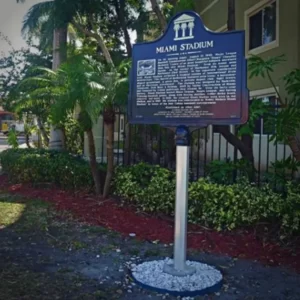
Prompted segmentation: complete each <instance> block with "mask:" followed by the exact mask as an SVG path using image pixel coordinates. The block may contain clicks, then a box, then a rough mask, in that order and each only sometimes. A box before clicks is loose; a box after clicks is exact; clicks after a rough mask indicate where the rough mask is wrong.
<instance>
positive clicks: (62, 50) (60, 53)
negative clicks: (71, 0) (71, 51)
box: [49, 24, 68, 150]
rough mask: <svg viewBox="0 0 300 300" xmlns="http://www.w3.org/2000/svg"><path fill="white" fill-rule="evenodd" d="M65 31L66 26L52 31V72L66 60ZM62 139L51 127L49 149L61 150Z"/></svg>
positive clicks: (58, 130) (53, 127)
mask: <svg viewBox="0 0 300 300" xmlns="http://www.w3.org/2000/svg"><path fill="white" fill-rule="evenodd" d="M67 31H68V29H67V24H66V25H65V26H64V27H61V28H57V29H55V30H54V34H53V63H52V69H53V70H57V69H58V67H59V66H60V65H61V64H62V63H63V62H65V61H66V59H67ZM62 137H63V136H62V132H61V130H60V129H58V128H56V127H55V126H53V125H52V126H51V128H50V141H49V149H54V150H62V149H63V140H62Z"/></svg>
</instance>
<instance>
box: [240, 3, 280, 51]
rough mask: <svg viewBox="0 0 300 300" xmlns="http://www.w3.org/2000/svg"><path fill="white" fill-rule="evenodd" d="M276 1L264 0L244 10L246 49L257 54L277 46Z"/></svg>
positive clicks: (277, 20) (277, 19)
mask: <svg viewBox="0 0 300 300" xmlns="http://www.w3.org/2000/svg"><path fill="white" fill-rule="evenodd" d="M278 1H279V0H275V1H270V0H265V1H262V3H261V2H259V4H258V5H259V6H258V5H255V6H254V7H253V8H251V9H249V10H248V11H246V13H245V14H246V19H245V21H246V22H247V23H246V28H245V29H246V33H247V50H248V51H250V53H253V54H259V53H261V52H263V51H267V50H269V49H272V48H274V47H277V46H278V43H279V41H278V40H279V33H278V27H279V26H278V22H279V18H278V13H279V12H278V7H279V6H278Z"/></svg>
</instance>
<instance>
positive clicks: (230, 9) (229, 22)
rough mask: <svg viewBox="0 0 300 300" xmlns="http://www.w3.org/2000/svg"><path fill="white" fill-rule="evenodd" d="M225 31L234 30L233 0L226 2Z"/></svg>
mask: <svg viewBox="0 0 300 300" xmlns="http://www.w3.org/2000/svg"><path fill="white" fill-rule="evenodd" d="M227 30H228V31H230V30H235V0H228V20H227Z"/></svg>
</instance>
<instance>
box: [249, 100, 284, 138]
mask: <svg viewBox="0 0 300 300" xmlns="http://www.w3.org/2000/svg"><path fill="white" fill-rule="evenodd" d="M257 100H261V101H263V102H264V103H266V104H269V112H268V113H267V114H265V115H263V116H261V117H260V118H258V119H257V120H256V121H255V124H254V132H253V133H254V134H259V135H261V134H262V135H270V134H274V133H275V124H274V119H273V117H274V116H275V115H276V113H277V111H278V109H279V105H278V104H277V99H276V97H275V96H266V97H263V98H257ZM251 102H252V101H250V104H251Z"/></svg>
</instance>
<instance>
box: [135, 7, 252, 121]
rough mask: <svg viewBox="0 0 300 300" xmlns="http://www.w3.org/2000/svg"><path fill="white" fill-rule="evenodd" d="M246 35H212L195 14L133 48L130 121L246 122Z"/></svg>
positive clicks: (184, 15) (179, 18)
mask: <svg viewBox="0 0 300 300" xmlns="http://www.w3.org/2000/svg"><path fill="white" fill-rule="evenodd" d="M244 45H245V34H244V31H231V32H224V33H216V32H212V31H210V30H208V29H207V28H205V26H204V25H203V23H202V21H201V19H200V17H199V15H198V14H196V13H195V12H191V11H187V12H183V13H180V14H178V15H176V16H175V17H174V18H173V19H172V20H171V22H170V23H169V25H168V28H167V30H166V32H165V33H164V35H163V36H162V37H161V38H159V39H158V40H156V41H153V42H147V43H140V44H136V45H134V46H133V60H132V69H131V79H130V97H129V120H130V122H131V123H133V124H161V125H165V126H177V125H179V124H181V125H187V126H205V125H209V124H224V125H226V124H242V123H245V122H246V121H247V119H248V90H247V67H246V59H245V57H244V54H245V46H244Z"/></svg>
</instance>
